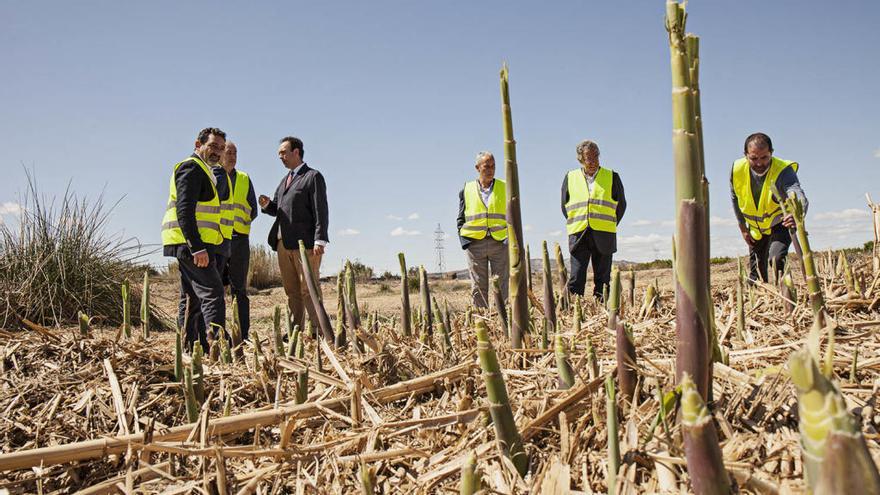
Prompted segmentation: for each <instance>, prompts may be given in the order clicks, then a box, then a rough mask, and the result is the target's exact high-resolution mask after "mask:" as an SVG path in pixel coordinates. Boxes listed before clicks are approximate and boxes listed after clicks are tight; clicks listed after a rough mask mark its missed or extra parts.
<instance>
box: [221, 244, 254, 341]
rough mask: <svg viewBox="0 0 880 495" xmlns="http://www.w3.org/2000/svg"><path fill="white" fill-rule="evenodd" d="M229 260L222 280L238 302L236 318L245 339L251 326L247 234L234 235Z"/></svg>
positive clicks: (249, 245)
mask: <svg viewBox="0 0 880 495" xmlns="http://www.w3.org/2000/svg"><path fill="white" fill-rule="evenodd" d="M231 255H232V256H230V258H229V261H228V262H227V263H226V276H225V277H224V282H226V281H227V279H228V282H229V290H230V292H232V297H234V298H235V300H236V301H237V302H238V319H239V322H240V323H241V338H242V340H247V338H248V330H249V329H250V327H251V302H250V299H248V294H247V276H248V267H249V265H250V262H251V244H250V239H249V238H248V236H246V235H243V236H234V237H233V238H232V249H231Z"/></svg>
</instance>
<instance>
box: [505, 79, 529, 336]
mask: <svg viewBox="0 0 880 495" xmlns="http://www.w3.org/2000/svg"><path fill="white" fill-rule="evenodd" d="M500 76H501V115H502V123H503V129H504V171H505V178H506V180H507V248H508V251H509V263H510V284H509V287H510V310H511V319H510V345H511V346H512V347H514V348H517V349H518V348H521V347H522V340H523V335H524V334H525V333H526V332H527V331H528V328H529V294H528V288H527V287H526V285H527V281H526V278H527V276H526V273H525V250H524V249H523V245H524V243H523V229H522V213H521V211H520V201H521V197H520V192H519V168H518V165H517V163H516V140H514V138H513V117H512V115H511V111H510V88H509V83H508V73H507V64H505V65H504V66H503V67H502V68H501V74H500Z"/></svg>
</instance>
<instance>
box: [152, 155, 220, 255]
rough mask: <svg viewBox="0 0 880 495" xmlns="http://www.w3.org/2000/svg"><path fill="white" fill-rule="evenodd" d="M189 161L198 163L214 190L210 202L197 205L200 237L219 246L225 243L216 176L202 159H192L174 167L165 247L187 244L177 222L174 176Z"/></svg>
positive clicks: (164, 231) (165, 221) (164, 223)
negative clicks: (215, 181) (221, 231)
mask: <svg viewBox="0 0 880 495" xmlns="http://www.w3.org/2000/svg"><path fill="white" fill-rule="evenodd" d="M189 160H193V161H194V162H196V164H198V166H199V167H200V168H201V169H202V171H203V172H205V175H207V176H208V180H209V181H211V189H213V190H214V196H213V197H212V198H211V199H210V200H208V201H199V202H197V203H196V227H197V228H198V230H199V237H200V238H201V239H202V242H203V243H205V244H211V245H218V244H220V243H221V242H223V234H221V233H220V198H219V196H218V195H217V188H216V187H215V186H214V180H213V179H214V174H213V173H212V172H211V169H209V168H208V166H207V165H205V162H203V161H202V160H201V159H199V158H197V157H190V158H187V159H186V160H184V161H182V162H179V163H177V164H176V165H174V170H173V171H172V172H171V184H170V186H169V188H168V203H167V206H166V208H165V216H164V217H163V218H162V245H163V246H168V245H171V244H186V238H185V237H184V236H183V231H182V230H180V223H179V222H178V221H177V184H176V183H175V181H174V176H175V174H176V173H177V169H178V168H179V167H180V165H182V164H183V163H185V162H187V161H189Z"/></svg>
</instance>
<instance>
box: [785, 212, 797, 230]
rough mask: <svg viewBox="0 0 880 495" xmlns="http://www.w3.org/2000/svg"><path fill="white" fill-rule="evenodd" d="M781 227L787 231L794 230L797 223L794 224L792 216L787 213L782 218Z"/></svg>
mask: <svg viewBox="0 0 880 495" xmlns="http://www.w3.org/2000/svg"><path fill="white" fill-rule="evenodd" d="M782 225H784V226H785V227H786V228H788V229H793V228H795V227H796V226H797V223H795V221H794V215H792V214H791V213H789V214H788V215H785V216H784V217H782Z"/></svg>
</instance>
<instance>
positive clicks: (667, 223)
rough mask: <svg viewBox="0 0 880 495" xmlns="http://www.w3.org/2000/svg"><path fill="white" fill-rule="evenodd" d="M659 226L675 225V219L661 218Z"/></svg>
mask: <svg viewBox="0 0 880 495" xmlns="http://www.w3.org/2000/svg"><path fill="white" fill-rule="evenodd" d="M660 226H661V227H675V220H663V221H662V222H660Z"/></svg>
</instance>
